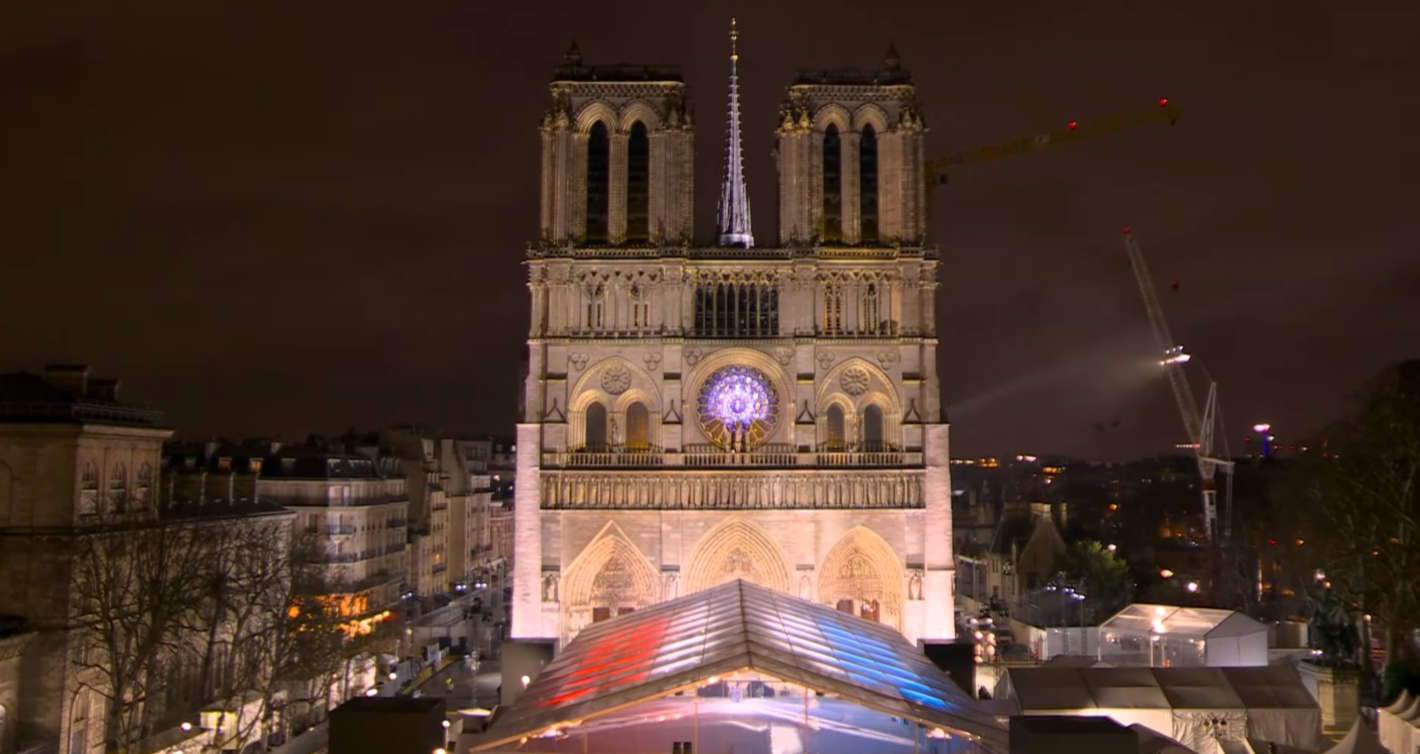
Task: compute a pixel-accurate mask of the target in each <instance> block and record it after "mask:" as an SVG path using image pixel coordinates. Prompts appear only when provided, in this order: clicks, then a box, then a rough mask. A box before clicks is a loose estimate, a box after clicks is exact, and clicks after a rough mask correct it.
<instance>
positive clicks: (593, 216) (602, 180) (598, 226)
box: [587, 121, 611, 243]
mask: <svg viewBox="0 0 1420 754" xmlns="http://www.w3.org/2000/svg"><path fill="white" fill-rule="evenodd" d="M610 210H611V141H610V139H609V138H608V137H607V131H606V124H604V123H602V122H601V121H597V122H596V123H594V124H593V125H592V130H591V132H590V133H588V134H587V242H588V243H605V242H606V240H607V225H608V219H607V218H608V217H609V215H610Z"/></svg>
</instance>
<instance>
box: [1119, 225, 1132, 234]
mask: <svg viewBox="0 0 1420 754" xmlns="http://www.w3.org/2000/svg"><path fill="white" fill-rule="evenodd" d="M1133 232H1134V229H1133V228H1131V227H1129V226H1128V225H1126V226H1124V229H1123V230H1121V231H1119V233H1120V235H1125V236H1127V235H1129V234H1130V233H1133Z"/></svg>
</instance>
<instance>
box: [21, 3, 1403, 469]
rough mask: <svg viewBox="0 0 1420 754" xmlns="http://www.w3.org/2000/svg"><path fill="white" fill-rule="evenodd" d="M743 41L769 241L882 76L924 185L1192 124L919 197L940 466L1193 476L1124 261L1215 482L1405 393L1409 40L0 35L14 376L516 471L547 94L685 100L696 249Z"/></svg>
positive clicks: (618, 26) (186, 28)
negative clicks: (70, 369) (1179, 364)
mask: <svg viewBox="0 0 1420 754" xmlns="http://www.w3.org/2000/svg"><path fill="white" fill-rule="evenodd" d="M1108 6H1115V7H1108ZM770 8H772V10H771V9H770ZM731 13H737V14H738V15H739V17H740V29H741V31H742V36H741V44H742V47H741V51H742V56H741V70H742V76H741V80H742V86H743V91H744V112H745V128H746V131H747V134H746V139H747V148H746V162H747V165H746V169H747V172H748V174H749V177H750V195H751V202H752V205H753V209H754V218H755V221H756V225H755V230H756V231H757V235H758V237H759V238H760V239H761V242H766V241H772V239H773V238H775V237H776V227H777V218H776V209H777V208H776V207H775V206H774V200H775V189H774V186H775V178H774V167H773V163H772V161H771V158H770V154H769V153H770V149H771V147H772V133H773V128H774V126H775V113H776V110H777V107H778V103H779V101H780V99H781V98H782V96H783V91H784V86H785V85H786V84H787V83H788V82H789V80H790V78H791V76H792V74H793V71H794V70H795V69H796V68H814V67H818V68H822V67H842V66H876V65H877V64H878V62H879V61H880V60H881V58H882V56H883V53H884V51H885V49H886V48H887V46H888V43H889V42H895V43H896V44H897V46H898V48H899V50H900V52H901V55H902V59H903V64H904V66H906V67H907V68H908V69H910V70H911V71H912V73H913V75H914V77H915V81H916V83H917V91H918V96H919V98H920V100H921V102H922V105H923V109H924V111H925V113H926V116H927V119H928V124H929V125H930V126H931V129H932V130H931V133H930V135H929V145H930V151H931V152H932V153H934V154H945V153H949V152H952V151H956V150H959V149H965V148H970V147H974V146H979V145H983V144H989V143H993V142H997V141H1002V140H1005V139H1008V138H1012V137H1015V136H1019V135H1025V134H1030V133H1037V132H1045V131H1049V130H1052V129H1055V128H1057V127H1059V125H1060V124H1061V123H1063V122H1064V121H1066V120H1070V119H1078V120H1080V121H1081V122H1087V121H1088V119H1089V118H1090V117H1091V116H1096V117H1098V116H1102V115H1108V114H1112V113H1115V112H1117V111H1121V110H1126V109H1131V108H1137V107H1147V106H1148V105H1149V103H1151V102H1153V101H1154V100H1156V99H1157V98H1158V97H1160V96H1167V97H1169V98H1170V99H1172V100H1173V101H1174V102H1175V103H1177V104H1178V105H1180V106H1181V107H1182V108H1183V111H1184V116H1183V119H1182V121H1180V123H1179V124H1178V125H1176V126H1173V127H1169V126H1166V125H1162V124H1156V125H1151V126H1147V127H1142V128H1138V129H1135V130H1133V131H1131V132H1128V133H1123V134H1117V135H1112V136H1102V137H1099V138H1097V139H1094V140H1092V141H1088V142H1086V143H1083V144H1081V145H1079V146H1076V147H1067V148H1064V149H1057V150H1053V151H1047V152H1041V153H1037V154H1034V155H1030V156H1026V157H1021V158H1016V159H1014V160H1010V161H1004V162H997V163H993V164H986V165H980V166H974V167H970V168H962V169H959V170H957V171H955V172H954V173H953V174H952V175H951V183H950V185H949V186H948V187H946V188H945V189H943V190H940V191H938V192H937V203H936V206H935V208H934V210H935V214H934V224H933V236H934V238H933V242H934V243H935V244H937V245H938V246H939V247H940V249H941V254H942V260H943V262H942V267H943V275H942V281H943V288H942V291H941V294H940V297H939V299H938V301H939V303H938V312H939V322H938V329H939V333H940V336H941V339H942V343H941V348H940V351H939V353H940V356H941V359H940V361H941V374H942V388H943V391H944V393H945V399H946V401H947V403H948V405H949V408H950V413H951V420H952V422H953V429H952V431H953V439H954V443H955V444H954V452H955V453H957V454H962V455H966V454H984V453H1016V452H1039V453H1047V452H1060V453H1070V454H1080V455H1101V456H1109V457H1121V456H1132V455H1142V454H1148V453H1153V452H1157V451H1160V450H1166V449H1169V448H1171V447H1172V445H1173V443H1175V442H1177V441H1180V440H1182V439H1183V437H1182V434H1183V433H1182V429H1181V426H1180V424H1179V421H1178V417H1177V415H1176V413H1175V412H1174V409H1173V404H1172V401H1171V399H1170V397H1169V394H1168V391H1167V387H1166V384H1165V382H1164V380H1163V378H1162V375H1161V374H1160V372H1159V370H1158V367H1157V365H1156V364H1153V365H1152V366H1151V364H1152V361H1153V360H1154V359H1155V358H1156V357H1155V353H1154V348H1153V346H1152V341H1151V338H1150V335H1149V333H1148V330H1147V329H1146V321H1145V319H1144V312H1143V307H1142V305H1141V303H1140V300H1139V295H1138V292H1137V290H1136V288H1135V286H1134V282H1133V278H1132V276H1131V274H1130V271H1129V267H1128V264H1127V261H1126V258H1125V255H1124V251H1123V249H1122V247H1121V245H1120V243H1119V228H1120V227H1121V226H1122V225H1125V224H1129V225H1132V226H1133V227H1134V228H1135V230H1136V232H1137V233H1138V235H1139V238H1140V240H1141V242H1142V244H1143V246H1144V250H1145V253H1146V254H1147V256H1148V259H1149V261H1150V263H1151V265H1152V267H1153V269H1154V275H1155V278H1156V280H1157V281H1158V282H1159V285H1160V287H1162V288H1163V289H1164V290H1163V291H1162V292H1161V295H1162V297H1163V301H1164V305H1165V307H1166V309H1167V312H1168V315H1169V317H1170V319H1171V322H1172V326H1173V329H1174V332H1175V335H1176V336H1177V338H1178V340H1179V341H1181V342H1182V343H1184V344H1185V345H1186V346H1187V347H1188V348H1189V350H1190V351H1191V352H1192V353H1193V354H1195V356H1196V357H1197V358H1196V359H1195V364H1196V365H1201V366H1206V367H1207V369H1208V370H1209V371H1210V372H1211V373H1212V374H1213V375H1214V377H1216V379H1217V380H1218V381H1219V383H1220V386H1221V387H1220V390H1221V395H1222V400H1223V406H1224V418H1225V420H1226V421H1227V429H1228V434H1229V436H1230V438H1231V439H1232V440H1233V449H1234V450H1238V449H1239V444H1240V442H1239V441H1240V440H1241V438H1242V437H1243V436H1244V435H1245V434H1247V430H1246V428H1247V427H1249V426H1251V424H1253V423H1254V422H1255V421H1259V420H1264V419H1265V420H1269V421H1271V422H1273V424H1274V425H1275V426H1276V428H1277V430H1278V433H1279V435H1281V437H1282V439H1283V441H1284V442H1285V441H1286V440H1287V439H1288V438H1291V437H1295V436H1296V435H1297V434H1298V433H1299V432H1302V431H1305V430H1308V429H1310V428H1312V427H1315V426H1317V425H1319V424H1321V423H1323V422H1324V421H1326V420H1327V419H1329V418H1331V417H1334V416H1336V415H1337V414H1338V412H1340V411H1341V410H1342V408H1343V405H1344V400H1345V398H1346V396H1347V395H1348V394H1349V393H1351V392H1353V391H1354V390H1356V389H1357V388H1358V387H1359V386H1360V385H1361V384H1362V383H1363V382H1364V381H1365V379H1366V378H1367V377H1368V376H1369V375H1371V374H1372V373H1374V372H1375V371H1376V370H1378V369H1380V368H1381V367H1383V366H1385V365H1386V364H1388V363H1392V362H1395V361H1398V360H1400V359H1403V358H1408V357H1416V356H1420V252H1417V248H1416V247H1417V242H1418V241H1420V227H1417V226H1420V221H1417V217H1420V207H1418V206H1417V204H1420V202H1418V201H1417V200H1420V191H1417V189H1416V184H1417V180H1420V179H1417V178H1416V176H1417V175H1420V158H1417V155H1420V146H1417V144H1418V143H1420V138H1417V136H1416V134H1417V128H1418V127H1420V52H1417V51H1418V50H1420V31H1417V30H1420V5H1417V4H1416V3H1414V2H1399V1H1398V2H1395V3H1393V4H1389V5H1371V4H1366V3H1350V2H1348V3H1322V2H1302V3H1297V2H1287V3H1282V2H1277V3H1270V2H1211V1H1207V0H1205V1H1204V2H1189V3H1079V2H1048V3H1021V2H1013V3H996V2H986V3H981V2H977V3H960V2H959V3H947V2H933V3H921V4H918V5H916V6H914V5H909V4H896V3H883V2H814V3H795V4H790V3H783V2H779V3H774V4H767V3H766V4H762V5H761V4H758V3H742V4H739V5H738V6H736V5H733V4H722V3H683V2H659V3H646V4H631V3H621V4H617V3H578V4H547V3H541V4H540V3H534V2H510V3H505V2H500V3H476V2H445V3H437V2H418V1H417V0H414V1H411V2H401V3H373V2H354V3H351V2H342V3H330V2H314V1H311V0H302V2H279V3H277V2H229V3H209V2H196V3H194V2H174V1H169V0H164V1H163V2H140V3H112V2H53V3H46V2H30V3H12V4H10V7H9V8H7V9H6V10H5V11H4V12H3V13H0V55H3V58H0V130H3V134H4V140H3V150H4V151H3V162H0V177H2V178H3V180H0V233H3V238H4V242H3V245H0V249H3V263H0V322H3V323H4V325H3V332H4V337H3V341H0V370H4V371H12V370H18V369H28V370H36V369H39V368H41V367H42V366H43V365H44V364H45V363H48V362H53V361H80V362H86V363H89V364H91V365H93V366H94V367H95V369H96V370H97V372H99V373H100V374H102V375H104V376H116V377H120V378H122V379H123V380H124V393H123V395H125V396H126V397H127V398H128V399H130V400H137V401H141V402H145V403H148V404H151V405H154V406H156V407H158V408H162V409H164V410H165V411H166V413H167V419H168V423H169V424H171V425H172V426H174V427H176V428H178V430H179V432H180V435H181V436H185V437H189V438H203V437H207V436H211V435H217V434H221V435H226V436H231V437H240V436H245V435H265V436H286V437H295V438H299V437H303V436H304V435H305V434H306V433H308V432H326V433H331V432H340V431H343V430H344V429H345V428H346V427H349V426H352V425H355V426H358V427H361V428H367V429H373V428H378V427H380V426H384V425H389V424H393V423H402V422H418V423H424V424H429V425H432V426H434V427H436V428H438V429H441V430H443V431H446V432H454V433H462V432H475V431H482V432H498V433H510V432H511V431H512V422H513V420H514V408H513V403H514V398H515V395H516V386H517V382H518V379H519V375H518V369H519V365H518V359H519V354H520V350H521V346H522V340H523V338H524V335H525V333H526V329H527V325H526V316H527V315H526V307H527V300H526V297H527V290H526V288H525V286H524V280H525V273H524V270H523V269H522V267H521V265H520V262H521V260H522V258H523V250H524V247H525V244H526V242H527V241H528V240H529V239H532V238H534V237H535V236H536V233H537V228H536V222H537V204H536V202H537V179H538V175H537V169H538V167H537V166H538V162H537V159H538V157H537V149H538V139H537V131H536V125H537V123H538V121H539V119H540V117H541V115H542V112H543V110H544V108H545V106H546V103H547V99H546V98H547V94H546V82H547V79H548V77H549V74H550V72H551V70H552V68H553V66H554V65H556V64H557V63H558V62H559V61H560V60H561V57H562V53H563V51H564V50H565V48H566V47H567V44H568V42H569V41H571V40H572V39H574V38H575V39H576V40H577V41H578V42H579V43H580V45H581V48H582V51H583V54H584V56H585V59H586V61H587V62H588V63H610V62H634V63H672V64H679V65H680V66H681V67H682V70H683V72H684V75H685V78H686V80H687V81H688V82H689V84H690V86H691V93H692V98H693V104H694V107H695V111H696V116H697V131H696V136H697V142H696V151H697V158H698V163H697V165H696V170H697V173H698V178H699V180H698V186H697V200H696V202H697V213H698V231H699V235H700V237H701V239H702V240H705V239H708V238H709V234H710V232H711V230H712V223H713V218H714V202H715V196H716V192H715V187H716V183H717V181H718V177H719V160H720V149H721V140H722V138H723V112H724V96H725V74H726V65H727V64H726V59H725V58H726V49H725V48H726V34H725V27H726V24H727V22H728V17H729V16H730V14H731ZM1175 283H1176V284H1177V289H1176V290H1173V289H1172V286H1173V284H1175Z"/></svg>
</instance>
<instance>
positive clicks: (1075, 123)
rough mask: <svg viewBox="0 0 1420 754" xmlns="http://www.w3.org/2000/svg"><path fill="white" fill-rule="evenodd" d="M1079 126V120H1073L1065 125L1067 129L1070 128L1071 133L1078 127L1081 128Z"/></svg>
mask: <svg viewBox="0 0 1420 754" xmlns="http://www.w3.org/2000/svg"><path fill="white" fill-rule="evenodd" d="M1079 125H1080V121H1078V120H1072V121H1070V122H1069V123H1066V124H1065V127H1066V128H1068V129H1070V130H1071V131H1074V130H1075V129H1076V128H1077V127H1079Z"/></svg>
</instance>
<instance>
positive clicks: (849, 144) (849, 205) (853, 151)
mask: <svg viewBox="0 0 1420 754" xmlns="http://www.w3.org/2000/svg"><path fill="white" fill-rule="evenodd" d="M862 139H863V135H862V134H860V133H858V132H857V131H845V132H843V133H842V134H841V135H840V136H839V145H840V149H841V153H842V156H840V157H839V158H838V159H839V161H840V164H841V165H842V166H843V170H842V174H843V188H842V192H843V242H844V243H858V240H859V239H860V238H862V235H863V207H862V204H861V203H860V200H859V193H860V191H859V189H860V188H862V187H861V186H860V185H859V180H858V174H859V172H860V171H859V168H860V167H861V166H860V165H859V164H858V145H859V142H861V141H862Z"/></svg>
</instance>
